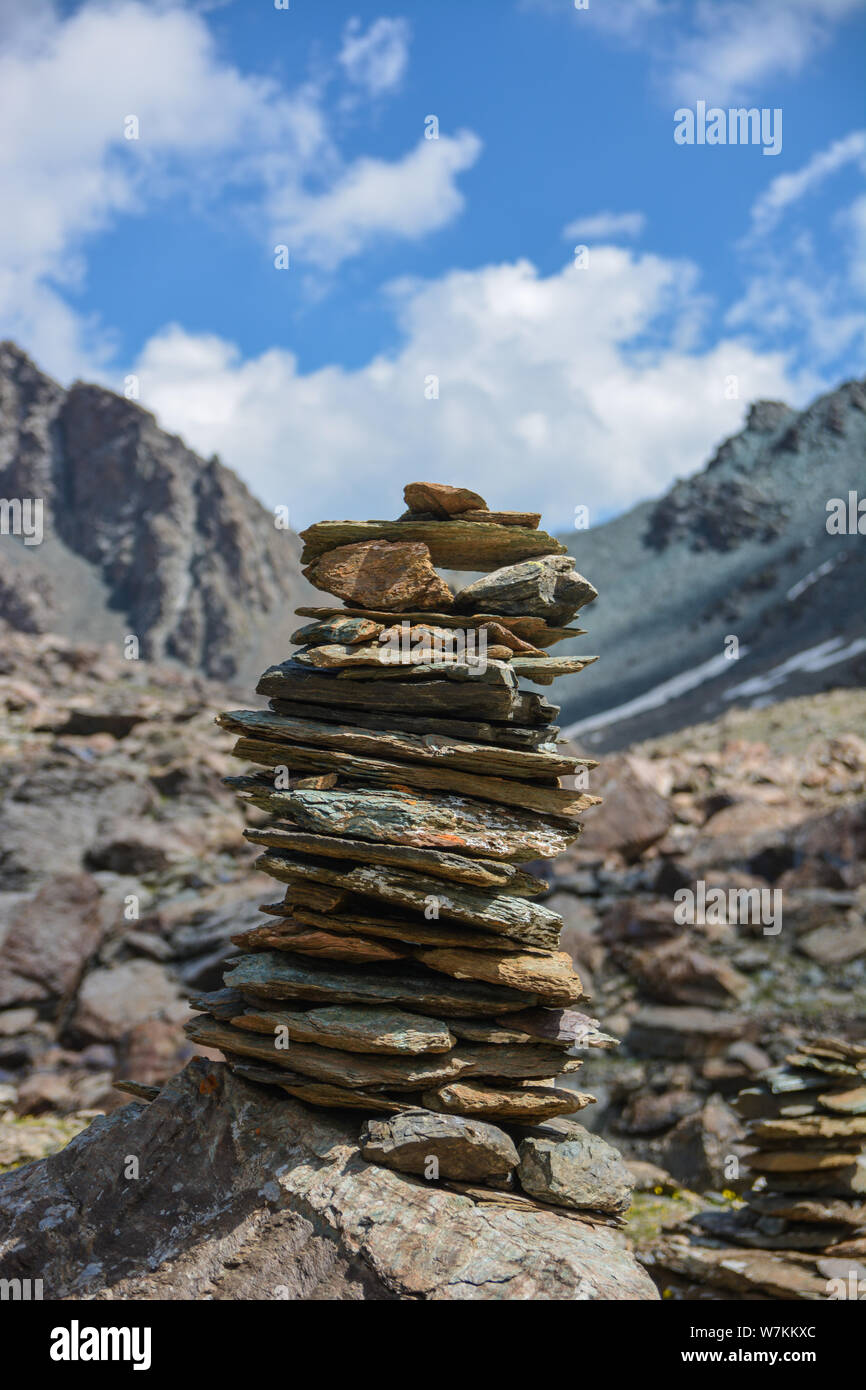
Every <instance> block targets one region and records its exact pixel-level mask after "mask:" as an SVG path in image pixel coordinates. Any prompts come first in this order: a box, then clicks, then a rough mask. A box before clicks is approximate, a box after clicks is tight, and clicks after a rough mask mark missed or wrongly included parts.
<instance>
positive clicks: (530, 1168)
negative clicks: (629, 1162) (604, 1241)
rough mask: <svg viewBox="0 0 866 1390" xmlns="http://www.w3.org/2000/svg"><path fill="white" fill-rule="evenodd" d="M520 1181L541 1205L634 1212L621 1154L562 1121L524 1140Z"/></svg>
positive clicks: (580, 1127)
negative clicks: (629, 1208)
mask: <svg viewBox="0 0 866 1390" xmlns="http://www.w3.org/2000/svg"><path fill="white" fill-rule="evenodd" d="M517 1177H518V1180H519V1182H520V1185H521V1187H522V1188H523V1190H524V1192H527V1193H528V1194H529V1196H530V1197H535V1198H537V1200H538V1201H539V1202H550V1203H551V1204H552V1205H553V1206H557V1207H573V1208H575V1209H576V1210H588V1211H602V1212H609V1213H613V1214H620V1213H622V1212H625V1211H626V1210H627V1209H628V1207H629V1205H630V1203H631V1194H632V1188H633V1187H634V1178H633V1177H632V1175H631V1173H630V1172H629V1170H628V1168H627V1167H626V1166H625V1163H624V1162H623V1160H622V1156H621V1155H620V1152H619V1150H618V1149H615V1148H614V1147H613V1145H612V1144H608V1143H607V1142H606V1140H604V1139H601V1138H600V1137H599V1136H598V1135H597V1134H591V1133H590V1132H589V1130H587V1129H584V1127H583V1125H579V1124H576V1123H575V1122H574V1121H573V1120H562V1119H557V1120H549V1121H548V1122H547V1123H546V1124H543V1125H537V1126H535V1127H534V1128H533V1129H532V1130H531V1131H530V1132H529V1133H528V1134H527V1136H526V1138H525V1139H523V1140H522V1142H521V1145H520V1165H519V1167H518V1169H517Z"/></svg>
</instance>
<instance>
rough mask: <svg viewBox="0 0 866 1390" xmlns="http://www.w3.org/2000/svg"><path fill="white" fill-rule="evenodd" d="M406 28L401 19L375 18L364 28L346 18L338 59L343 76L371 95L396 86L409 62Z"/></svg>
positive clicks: (359, 22)
mask: <svg viewBox="0 0 866 1390" xmlns="http://www.w3.org/2000/svg"><path fill="white" fill-rule="evenodd" d="M409 35H410V29H409V25H408V23H407V21H406V20H405V19H377V20H374V22H373V23H372V24H371V25H370V27H369V29H367V30H364V28H363V27H362V25H361V21H360V19H350V20H349V22H348V24H347V25H346V28H345V31H344V34H343V47H342V49H341V50H340V55H339V61H340V63H341V64H342V66H343V69H344V70H345V72H346V75H347V77H348V78H349V80H350V81H351V82H353V83H355V85H356V86H358V87H363V88H364V89H365V90H366V91H367V92H369V93H370V95H371V96H382V94H383V93H385V92H390V91H392V90H393V89H394V88H395V87H399V85H400V83H401V81H402V79H403V76H404V74H405V72H406V67H407V64H408V62H409Z"/></svg>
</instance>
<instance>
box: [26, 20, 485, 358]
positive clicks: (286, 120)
mask: <svg viewBox="0 0 866 1390" xmlns="http://www.w3.org/2000/svg"><path fill="white" fill-rule="evenodd" d="M22 8H23V12H22ZM0 19H2V20H4V21H6V22H5V23H4V41H5V42H4V47H3V50H2V54H0V126H2V129H3V131H4V139H3V142H2V144H0V204H2V206H3V207H5V208H13V207H14V209H15V216H14V217H12V216H5V217H3V218H0V264H2V266H3V267H4V270H3V274H2V276H0V325H2V330H3V331H5V332H7V333H10V334H12V333H14V334H16V335H18V336H20V337H21V338H23V339H24V340H25V341H26V342H27V344H28V346H29V347H30V348H31V350H32V351H34V352H35V353H36V354H37V355H39V357H40V359H41V360H42V361H43V362H44V363H45V364H46V365H47V366H48V367H49V369H50V370H52V371H54V372H55V373H56V374H58V375H60V376H64V377H65V376H68V375H70V374H72V373H73V372H78V373H90V374H93V373H96V372H97V371H98V370H99V367H100V365H101V363H103V362H104V361H105V358H106V353H107V352H108V351H109V346H110V340H109V339H108V338H107V337H106V335H105V333H104V331H103V330H101V329H100V326H99V325H98V324H96V323H93V322H90V321H88V320H83V319H80V318H78V317H77V316H76V315H75V314H74V313H73V312H72V311H71V310H70V308H69V307H68V304H67V301H66V300H65V299H64V290H68V288H69V287H70V286H77V285H80V284H81V283H82V282H83V279H84V277H85V274H86V260H85V250H86V244H87V241H88V239H89V238H91V237H93V236H94V235H95V234H97V233H100V232H102V231H104V230H105V229H107V228H108V227H110V226H112V225H114V224H116V222H117V221H118V220H119V219H120V218H121V217H124V216H132V215H136V214H138V213H139V212H143V211H144V210H145V208H148V209H149V208H151V207H152V206H153V205H154V203H155V202H157V201H158V200H159V199H160V198H167V197H168V196H173V197H174V198H175V199H182V198H193V197H195V198H196V199H197V200H199V201H200V202H201V203H202V204H204V203H206V202H207V201H208V200H213V199H214V198H216V197H218V196H221V195H225V194H227V193H230V194H231V201H230V203H229V204H228V209H229V215H230V216H232V215H233V216H236V217H237V219H238V224H239V227H241V228H244V227H246V228H247V230H248V229H249V228H250V227H251V226H252V227H254V228H258V229H259V231H260V229H261V228H262V226H265V227H266V228H268V229H269V230H272V231H273V233H274V236H275V239H276V240H285V239H286V238H285V236H280V235H278V233H279V232H280V231H285V230H286V229H288V231H289V232H290V233H292V232H294V233H295V234H296V236H297V245H296V246H295V248H294V249H295V250H297V251H298V252H306V251H307V250H309V251H310V253H311V254H310V259H311V264H313V265H322V264H328V265H334V264H336V263H338V262H339V261H340V260H342V259H344V258H345V257H346V256H349V255H355V254H358V253H359V252H361V251H362V250H363V249H364V248H365V246H366V245H368V244H369V241H370V240H371V239H375V238H377V237H379V236H382V235H392V236H394V237H401V236H407V237H413V238H415V237H419V236H421V235H423V234H424V233H425V232H426V231H430V230H433V229H435V228H438V227H441V226H442V225H443V224H444V223H445V222H447V221H448V220H449V218H450V217H452V216H456V215H457V213H458V212H459V211H460V208H461V206H462V198H461V195H460V193H459V190H458V189H457V187H456V183H455V180H456V178H457V177H458V175H459V174H460V173H461V172H462V170H463V169H465V168H467V167H468V166H469V164H470V163H471V162H472V160H473V159H474V158H475V156H476V155H477V151H478V148H479V147H478V144H477V141H476V140H475V137H474V136H472V135H470V134H468V133H464V134H462V135H460V136H457V137H454V139H452V140H441V141H439V142H438V144H439V147H440V148H439V149H438V150H436V149H435V144H436V142H429V145H430V146H434V148H432V149H431V148H425V149H421V150H411V149H410V150H409V151H408V153H407V154H406V155H405V156H404V157H403V158H398V159H396V160H395V161H393V163H389V162H387V161H384V160H368V159H361V160H359V161H357V162H356V163H346V162H345V161H344V160H343V159H342V157H341V155H340V151H339V148H338V145H337V142H336V140H335V138H334V135H333V132H332V130H331V128H330V120H329V115H328V106H327V101H326V96H327V91H328V81H329V79H328V77H327V76H325V77H320V78H319V79H318V80H317V81H316V82H313V81H308V82H305V83H302V84H301V85H300V86H299V87H298V88H296V89H294V90H291V91H287V90H285V89H284V88H282V87H281V86H280V85H279V84H278V83H277V82H276V81H274V80H273V79H272V78H270V77H261V76H257V75H255V74H247V73H242V72H241V71H240V70H239V69H238V68H236V67H235V66H233V65H232V64H231V63H230V62H228V61H227V60H226V59H225V58H224V57H223V56H222V55H221V53H220V52H219V51H218V49H217V46H216V44H215V42H214V39H213V36H212V35H211V32H210V30H209V29H208V26H207V23H206V21H205V19H204V18H203V16H202V15H201V14H200V13H198V12H196V11H193V10H183V9H179V8H177V7H175V6H173V5H171V6H169V5H162V4H159V5H145V4H142V3H139V0H114V3H107V4H95V3H90V4H84V5H82V6H81V7H80V8H79V9H77V10H75V11H74V12H73V13H71V14H68V15H65V16H64V15H63V14H62V13H61V12H60V11H57V10H55V9H54V7H52V6H50V5H49V4H48V3H47V0H34V4H33V7H32V8H28V7H21V6H14V5H10V4H9V0H4V4H3V8H2V10H0ZM37 21H38V22H37ZM281 22H282V18H281V16H280V15H278V14H277V13H276V12H275V17H274V23H275V24H279V23H281ZM383 26H384V27H383ZM406 38H407V34H406V31H405V28H404V27H403V25H402V21H390V20H388V21H383V22H382V24H381V25H380V24H378V23H374V24H373V25H372V26H371V28H370V29H369V30H367V31H366V32H361V31H360V30H352V31H351V33H350V34H349V35H348V36H347V40H346V44H344V47H343V50H342V58H343V61H342V64H335V69H334V70H335V72H339V73H342V72H344V70H345V71H346V72H347V73H348V74H349V76H351V79H352V81H353V82H355V83H356V84H360V86H361V87H364V88H365V89H367V90H369V91H373V90H375V91H376V92H378V93H379V94H381V93H382V92H383V91H385V90H386V89H387V88H389V87H390V86H391V85H393V83H394V81H396V80H397V77H398V74H399V71H401V70H402V69H401V62H402V60H401V58H400V54H401V53H402V52H403V51H404V47H405V42H406ZM347 45H348V47H347ZM128 118H134V124H133V123H131V122H130V120H129V119H128ZM130 133H132V134H134V135H135V136H136V137H137V138H132V139H130V138H128V136H129V134H130ZM374 201H375V202H376V203H377V206H376V207H374V206H373V202H374Z"/></svg>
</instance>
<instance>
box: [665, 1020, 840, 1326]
mask: <svg viewBox="0 0 866 1390" xmlns="http://www.w3.org/2000/svg"><path fill="white" fill-rule="evenodd" d="M734 1107H735V1109H736V1110H737V1111H738V1112H739V1114H740V1115H741V1116H742V1117H743V1119H744V1120H745V1121H746V1138H747V1141H748V1143H749V1144H750V1146H751V1151H750V1153H749V1155H748V1157H747V1159H746V1162H747V1163H748V1166H749V1177H750V1179H751V1180H752V1184H751V1187H750V1189H749V1191H748V1192H747V1193H746V1194H745V1202H744V1205H743V1206H741V1207H738V1208H736V1209H733V1210H724V1211H704V1212H700V1213H699V1214H698V1215H697V1216H695V1217H694V1219H693V1220H692V1221H691V1222H689V1224H688V1225H687V1226H686V1227H685V1228H684V1229H683V1230H682V1232H680V1233H677V1234H674V1235H668V1236H662V1237H660V1238H659V1239H658V1240H656V1241H655V1242H653V1243H652V1244H651V1245H649V1246H646V1247H644V1248H643V1249H642V1250H641V1251H640V1254H639V1258H640V1259H641V1261H642V1262H643V1263H644V1264H645V1265H646V1266H647V1267H648V1269H649V1270H651V1271H652V1273H653V1275H654V1277H655V1278H656V1280H657V1282H658V1284H659V1285H660V1286H661V1287H662V1289H667V1290H668V1291H669V1292H673V1290H672V1289H671V1285H670V1283H669V1282H668V1281H669V1280H670V1277H671V1276H673V1278H674V1280H675V1281H676V1284H684V1285H685V1294H684V1295H683V1296H685V1297H688V1298H694V1297H695V1296H701V1297H703V1296H705V1295H704V1294H703V1293H701V1294H700V1295H696V1292H695V1290H696V1289H697V1288H703V1289H706V1290H707V1291H708V1292H709V1293H710V1295H711V1296H712V1295H715V1296H718V1297H722V1296H724V1295H725V1294H734V1295H736V1296H742V1297H745V1298H755V1297H758V1298H779V1299H825V1298H834V1299H835V1298H862V1297H863V1290H864V1289H866V1046H864V1045H863V1044H862V1043H855V1042H850V1041H848V1040H846V1039H844V1038H839V1037H812V1038H809V1039H806V1040H804V1041H803V1042H802V1043H801V1044H800V1045H799V1046H798V1048H797V1050H796V1051H795V1052H792V1053H791V1054H790V1055H789V1056H788V1057H787V1058H786V1060H785V1064H784V1065H783V1066H780V1067H774V1068H772V1069H771V1070H769V1071H767V1072H765V1073H764V1074H763V1075H762V1076H761V1078H760V1079H759V1081H758V1082H757V1083H756V1084H755V1085H753V1086H750V1087H748V1088H747V1089H746V1090H744V1091H741V1092H740V1094H739V1095H738V1097H737V1098H736V1100H735V1101H734Z"/></svg>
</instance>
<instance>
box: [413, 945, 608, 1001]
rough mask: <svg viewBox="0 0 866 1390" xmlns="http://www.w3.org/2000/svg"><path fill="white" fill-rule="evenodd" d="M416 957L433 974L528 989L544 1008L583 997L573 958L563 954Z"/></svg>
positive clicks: (458, 952) (466, 953)
mask: <svg viewBox="0 0 866 1390" xmlns="http://www.w3.org/2000/svg"><path fill="white" fill-rule="evenodd" d="M415 955H416V959H418V960H420V961H423V963H424V964H425V965H428V966H429V967H430V969H431V970H441V971H443V972H444V973H445V974H446V975H453V976H454V977H455V978H456V979H458V980H487V981H488V983H489V984H492V985H508V986H510V987H511V988H512V989H525V990H528V991H530V992H531V993H533V994H537V995H538V997H539V999H540V1000H541V1001H542V1002H543V1003H544V1004H560V1005H561V1004H576V1003H577V1001H578V1000H579V999H582V998H583V997H584V996H583V986H582V985H581V982H580V978H579V976H578V975H576V974H575V971H574V968H573V966H572V964H571V957H570V956H568V955H566V953H565V952H564V951H558V952H552V953H550V954H549V955H527V954H525V953H523V952H513V953H503V954H497V953H496V952H493V951H461V950H454V949H451V950H448V949H444V950H432V951H416V953H415Z"/></svg>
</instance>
